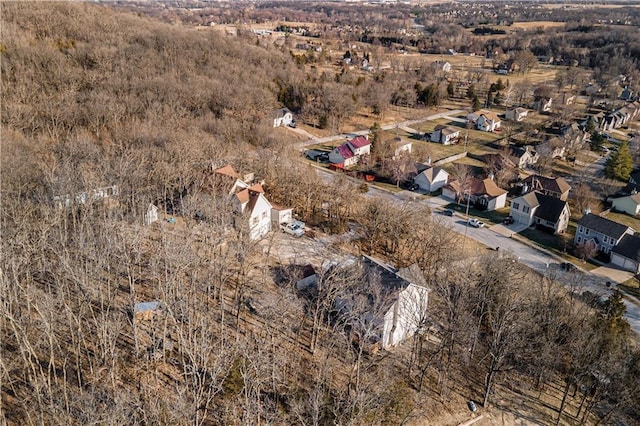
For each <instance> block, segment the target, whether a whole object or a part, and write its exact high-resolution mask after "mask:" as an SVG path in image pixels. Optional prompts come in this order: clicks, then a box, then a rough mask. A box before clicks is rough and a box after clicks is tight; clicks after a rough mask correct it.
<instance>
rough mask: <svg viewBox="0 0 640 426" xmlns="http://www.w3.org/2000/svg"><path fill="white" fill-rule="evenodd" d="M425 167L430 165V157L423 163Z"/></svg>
mask: <svg viewBox="0 0 640 426" xmlns="http://www.w3.org/2000/svg"><path fill="white" fill-rule="evenodd" d="M424 164H426V165H427V166H430V165H431V157H427V161H425V162H424Z"/></svg>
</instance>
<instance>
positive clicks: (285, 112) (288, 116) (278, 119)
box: [273, 108, 293, 127]
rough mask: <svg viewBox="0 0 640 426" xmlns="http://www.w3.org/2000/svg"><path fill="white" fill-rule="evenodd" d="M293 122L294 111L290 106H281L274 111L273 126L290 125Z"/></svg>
mask: <svg viewBox="0 0 640 426" xmlns="http://www.w3.org/2000/svg"><path fill="white" fill-rule="evenodd" d="M291 123H293V113H291V111H289V109H288V108H280V109H278V110H276V111H274V113H273V127H280V126H289V125H291Z"/></svg>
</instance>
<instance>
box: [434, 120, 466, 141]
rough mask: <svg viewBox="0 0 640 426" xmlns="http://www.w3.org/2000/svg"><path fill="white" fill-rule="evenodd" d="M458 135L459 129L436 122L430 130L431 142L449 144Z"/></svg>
mask: <svg viewBox="0 0 640 426" xmlns="http://www.w3.org/2000/svg"><path fill="white" fill-rule="evenodd" d="M459 137H460V130H459V129H456V128H454V127H449V126H443V125H441V124H438V125H437V126H436V128H435V129H434V131H433V132H431V137H430V140H431V142H438V143H441V144H443V145H451V144H452V143H454V142H455V141H456V140H457V139H458V138H459Z"/></svg>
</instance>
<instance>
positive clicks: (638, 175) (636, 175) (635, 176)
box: [629, 170, 640, 185]
mask: <svg viewBox="0 0 640 426" xmlns="http://www.w3.org/2000/svg"><path fill="white" fill-rule="evenodd" d="M629 183H633V184H636V185H640V170H637V171H635V172H633V173H631V176H629Z"/></svg>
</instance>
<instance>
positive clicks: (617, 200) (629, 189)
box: [607, 183, 640, 216]
mask: <svg viewBox="0 0 640 426" xmlns="http://www.w3.org/2000/svg"><path fill="white" fill-rule="evenodd" d="M638 189H640V185H638V184H635V183H629V184H628V185H627V186H626V187H625V188H624V189H623V190H622V191H620V192H618V193H617V194H615V195H614V196H612V197H609V198H608V199H607V201H610V202H611V209H612V210H615V211H618V212H623V213H626V214H628V215H631V216H637V215H639V214H640V193H639V192H638Z"/></svg>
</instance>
